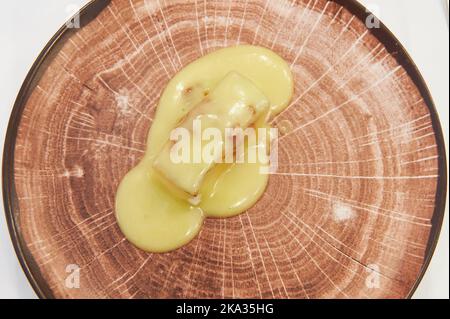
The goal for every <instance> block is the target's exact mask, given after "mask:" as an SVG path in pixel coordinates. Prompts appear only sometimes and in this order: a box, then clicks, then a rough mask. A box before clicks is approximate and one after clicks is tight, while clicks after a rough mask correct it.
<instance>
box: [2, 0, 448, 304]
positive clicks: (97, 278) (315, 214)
mask: <svg viewBox="0 0 450 319" xmlns="http://www.w3.org/2000/svg"><path fill="white" fill-rule="evenodd" d="M237 44H255V45H260V46H264V47H268V48H271V49H272V50H274V51H275V52H276V53H278V54H279V55H281V56H282V57H283V58H284V59H286V61H287V62H288V63H289V64H290V65H291V67H292V72H293V74H294V77H295V94H294V98H293V102H292V104H291V105H290V106H289V108H288V109H287V110H286V111H284V112H283V113H282V114H281V115H280V116H278V117H277V119H276V120H275V121H274V125H275V126H278V127H279V128H280V129H281V130H282V131H283V132H284V135H283V136H281V138H280V145H279V162H280V165H279V169H278V172H277V173H275V174H273V175H272V176H271V177H270V182H269V185H268V188H267V190H266V192H265V194H264V196H263V197H262V198H261V199H260V201H259V202H258V203H257V204H256V205H255V206H254V207H252V208H251V209H250V210H248V211H247V212H245V213H244V214H242V215H240V216H237V217H234V218H227V219H207V220H206V221H205V225H204V227H203V228H202V231H201V232H200V234H199V235H198V236H197V238H195V239H194V240H193V241H192V242H190V243H189V244H188V245H186V246H184V247H183V248H181V249H178V250H176V251H174V252H171V253H165V254H151V253H146V252H144V251H141V250H139V249H137V248H135V247H134V246H133V245H131V244H130V243H129V242H128V241H127V240H125V239H124V237H123V235H122V233H121V232H120V230H119V228H118V226H117V224H116V220H115V217H114V196H115V192H116V188H117V186H118V183H119V182H120V180H121V179H122V177H123V176H124V175H125V174H126V173H127V171H128V170H130V169H131V168H132V167H133V166H134V165H136V164H137V162H138V161H139V160H140V159H141V158H142V156H143V153H144V149H145V143H146V137H147V133H148V130H149V128H150V126H151V124H152V119H153V117H154V109H155V108H154V106H155V105H156V104H157V103H158V98H159V96H160V94H161V91H162V90H163V89H164V87H165V85H166V84H167V82H168V81H169V80H170V79H171V78H172V77H173V75H174V74H175V73H176V72H177V71H179V70H180V69H181V68H182V67H183V66H185V65H187V64H188V63H189V62H191V61H194V60H195V59H197V58H199V57H201V56H202V55H204V54H206V53H208V52H212V51H214V50H216V49H218V48H222V47H227V46H233V45H237ZM3 191H4V198H5V207H6V214H7V217H8V221H9V226H10V232H11V235H12V239H13V242H14V244H15V247H16V251H17V254H18V256H19V259H20V260H21V263H22V266H23V267H24V269H25V272H26V274H27V276H28V278H29V280H30V282H31V283H32V285H33V287H34V289H35V290H36V292H37V294H38V295H39V296H40V297H57V298H61V297H64V298H72V297H89V298H91V297H124V298H139V297H150V298H165V297H174V298H178V297H193V298H200V297H207V298H210V297H219V298H220V297H226V298H228V297H230V298H232V297H234V298H237V297H255V298H260V297H262V298H273V297H275V298H328V297H337V298H346V297H350V298H382V297H388V298H402V297H408V296H410V295H411V294H412V292H413V291H414V289H415V287H416V286H417V283H418V282H419V280H420V278H421V277H422V275H423V272H424V271H425V268H426V266H427V265H428V263H429V260H430V258H431V255H432V251H433V250H434V246H435V244H436V241H437V237H438V233H439V230H440V226H441V223H442V218H443V212H444V205H445V192H446V160H445V150H444V142H443V137H442V132H441V128H440V124H439V120H438V117H437V115H436V111H435V109H434V107H433V103H432V100H431V97H430V94H429V92H428V90H427V88H426V86H425V84H424V82H423V80H422V78H421V76H420V74H419V72H418V70H417V68H416V67H415V66H414V64H413V62H412V61H411V59H410V57H409V56H408V55H407V53H406V52H405V50H404V49H403V48H402V46H401V45H400V44H399V43H398V41H397V40H396V39H395V38H394V36H393V35H392V34H391V33H390V32H389V31H388V30H387V29H386V28H385V27H384V26H383V25H382V24H380V25H377V21H376V19H374V17H373V16H372V15H371V14H370V13H368V12H367V11H366V10H365V9H364V8H363V7H361V6H360V5H358V4H357V3H356V2H354V1H325V0H304V1H298V0H297V1H287V0H286V1H281V0H280V1H269V0H267V1H266V0H246V1H244V0H242V1H234V0H233V1H194V0H173V1H172V0H170V1H169V0H166V1H165V0H159V1H142V0H141V1H128V0H113V1H111V2H109V1H94V2H92V3H91V4H90V5H88V6H87V7H85V8H84V9H83V10H82V14H81V28H79V29H73V28H72V29H68V28H67V27H64V28H62V29H61V30H60V31H59V32H58V33H57V35H56V36H55V37H54V38H53V39H52V40H51V42H50V43H49V44H48V45H47V47H46V48H45V50H44V51H43V53H42V54H41V56H40V57H39V59H38V61H37V62H36V63H35V65H34V66H33V68H32V70H31V72H30V74H29V75H28V77H27V79H26V80H25V83H24V85H23V87H22V89H21V91H20V94H19V97H18V99H17V102H16V104H15V106H14V110H13V114H12V117H11V120H10V124H9V127H8V133H7V139H6V145H5V153H4V162H3ZM77 278H79V285H78V280H77Z"/></svg>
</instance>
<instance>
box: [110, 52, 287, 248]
mask: <svg viewBox="0 0 450 319" xmlns="http://www.w3.org/2000/svg"><path fill="white" fill-rule="evenodd" d="M232 72H237V73H238V74H239V75H241V76H243V77H245V78H246V79H249V80H250V81H251V82H252V83H253V84H254V85H255V86H256V87H257V88H258V90H259V91H261V92H262V93H263V94H264V96H265V97H266V98H267V99H268V101H269V102H270V108H269V110H268V111H267V112H266V114H264V115H263V117H262V119H261V120H259V121H258V122H256V123H254V126H256V127H266V126H267V124H266V123H267V120H268V119H269V118H271V117H273V116H274V115H275V114H277V113H279V112H280V111H281V110H283V109H284V108H285V107H286V106H287V105H288V103H289V101H290V100H291V97H292V93H293V80H292V74H291V72H290V69H289V66H288V65H287V63H286V62H285V61H284V60H283V59H282V58H281V57H279V56H278V55H276V54H275V53H273V52H272V51H270V50H268V49H265V48H261V47H255V46H247V45H246V46H237V47H231V48H226V49H221V50H218V51H215V52H213V53H211V54H208V55H206V56H204V57H202V58H200V59H198V60H196V61H194V62H193V63H191V64H189V65H188V66H186V67H185V68H184V69H182V70H181V71H180V72H179V73H178V74H176V75H175V77H174V78H173V79H172V80H171V81H170V82H169V83H168V85H167V87H166V89H165V90H164V92H163V94H162V96H161V99H160V102H159V105H158V109H157V112H156V116H155V119H154V121H153V124H152V127H151V129H150V133H149V137H148V142H147V150H146V154H145V156H144V158H143V159H142V161H141V162H140V163H139V164H138V165H137V166H136V167H135V168H133V169H132V170H131V171H130V172H129V173H128V174H127V175H126V176H125V177H124V179H123V180H122V182H121V184H120V186H119V188H118V191H117V194H116V217H117V220H118V224H119V226H120V228H121V230H122V232H123V233H124V235H125V236H126V238H127V239H128V240H129V241H130V242H132V243H133V244H134V245H136V246H137V247H139V248H141V249H143V250H146V251H150V252H167V251H171V250H174V249H177V248H179V247H181V246H183V245H185V244H187V243H188V242H189V241H190V240H191V239H192V238H194V237H195V235H196V234H197V233H198V232H199V230H200V228H201V226H202V224H203V220H204V218H205V217H229V216H234V215H237V214H240V213H242V212H244V211H245V210H247V209H248V208H250V207H251V206H252V205H254V204H255V203H256V201H258V199H259V198H260V196H261V195H262V194H263V192H264V190H265V188H266V185H267V182H268V177H269V176H268V174H262V173H261V172H260V168H261V166H262V165H263V164H261V163H260V162H256V163H249V162H248V161H245V162H244V163H229V164H226V163H218V164H216V165H214V166H212V167H208V168H209V171H208V172H207V173H206V175H205V176H204V179H203V180H202V183H201V185H200V186H199V189H198V196H197V197H198V198H197V199H198V202H197V201H192V200H191V199H192V198H189V196H188V195H186V194H185V193H184V192H183V191H180V190H179V189H177V188H176V187H174V186H173V185H172V184H171V183H168V182H167V181H165V180H164V178H162V177H161V174H160V173H159V172H157V171H155V169H154V166H153V165H154V163H155V160H156V159H157V157H158V155H160V154H161V152H162V151H163V149H164V147H165V145H166V143H167V141H168V139H169V136H170V132H171V131H172V130H173V129H174V128H176V127H177V126H178V125H179V123H180V122H181V121H182V120H183V118H185V116H186V115H187V114H188V112H190V111H191V110H192V109H193V108H194V107H195V106H197V105H198V104H199V103H201V102H202V101H203V100H204V99H205V97H206V96H208V95H209V94H210V92H213V90H214V89H215V88H216V87H217V86H218V85H219V83H220V82H221V81H222V80H223V79H224V78H225V77H227V75H228V74H230V73H232ZM218 94H223V99H227V98H228V96H227V95H226V93H220V92H219V93H218ZM216 95H217V94H216ZM216 98H219V99H220V95H219V96H216ZM246 147H247V150H248V149H250V148H267V145H266V143H262V144H261V143H259V144H258V143H256V144H248V145H246ZM180 174H183V171H182V170H181V171H180ZM180 178H183V176H182V175H181V176H180ZM195 191H197V189H196V190H195Z"/></svg>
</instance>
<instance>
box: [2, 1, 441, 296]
mask: <svg viewBox="0 0 450 319" xmlns="http://www.w3.org/2000/svg"><path fill="white" fill-rule="evenodd" d="M328 1H329V2H334V3H337V4H338V5H340V6H342V7H344V8H346V9H347V10H349V11H350V13H352V14H353V15H355V16H356V17H357V18H358V19H359V20H360V21H366V19H367V18H368V17H369V16H370V17H376V16H375V15H374V14H373V13H371V12H370V11H369V10H368V9H367V8H366V7H364V6H363V5H362V4H361V3H359V2H357V0H328ZM110 2H111V0H91V1H90V2H89V3H87V4H86V5H85V6H83V7H82V8H81V9H80V10H79V17H80V23H81V27H83V25H85V24H88V23H89V22H90V21H91V20H92V19H94V18H95V17H96V16H97V15H98V14H99V13H100V12H101V11H102V10H103V9H104V8H105V7H106V6H107V5H109V3H110ZM75 16H76V15H74V16H73V17H72V18H71V19H69V20H68V21H67V22H66V23H65V24H64V25H63V26H62V27H61V28H60V29H59V30H58V31H57V32H56V33H55V35H54V36H53V37H52V38H51V39H50V40H49V42H48V43H47V44H46V45H45V47H44V49H43V50H42V51H41V53H40V54H39V56H38V57H37V58H36V60H35V61H34V63H33V65H32V67H31V69H30V71H29V72H28V74H27V76H26V78H25V80H24V82H23V84H22V85H21V88H20V90H19V93H18V95H17V97H16V100H15V102H14V106H13V109H12V111H11V115H10V118H9V121H8V126H7V131H6V137H5V142H4V149H3V162H2V191H3V205H4V210H5V215H6V221H7V225H8V230H9V234H10V237H11V241H12V243H13V246H14V250H15V253H16V256H17V258H18V260H19V263H20V265H21V267H22V270H23V272H24V273H25V275H26V277H27V279H28V281H29V283H30V284H31V287H32V288H33V290H34V292H35V293H36V295H37V296H38V297H39V298H40V299H54V298H56V296H55V295H54V294H53V293H52V290H51V289H50V287H49V286H48V283H47V281H45V280H44V278H43V276H42V275H41V272H40V269H39V267H38V265H37V264H36V262H35V260H34V257H33V255H32V254H31V253H30V251H29V250H28V248H27V247H26V245H25V243H24V240H23V238H22V236H20V232H19V228H20V226H19V225H18V223H17V220H16V216H18V214H19V213H20V211H19V208H18V205H17V204H18V203H17V202H18V200H17V195H16V191H15V182H14V150H15V142H16V137H17V131H18V127H19V123H20V119H21V117H22V112H23V109H24V107H25V105H26V102H27V100H28V98H29V94H30V93H31V91H32V89H33V84H35V83H36V81H38V80H39V73H40V72H42V71H45V69H46V66H45V62H46V60H47V58H49V57H51V55H52V53H56V52H57V51H56V52H54V50H55V49H56V50H57V47H58V45H59V44H61V42H63V39H64V37H67V36H69V35H70V34H71V33H72V32H76V29H71V28H69V27H68V22H70V21H73V19H74V17H75ZM378 21H379V22H380V27H379V28H368V30H369V32H370V33H371V34H372V35H374V36H375V37H376V38H377V40H378V41H380V43H382V44H383V45H384V46H385V48H386V50H387V51H388V53H389V54H390V55H391V56H392V57H394V58H395V59H396V61H397V63H398V64H399V65H401V66H402V67H403V68H404V69H405V71H406V72H407V73H408V75H409V77H410V78H411V80H412V81H413V83H414V85H415V86H416V87H417V89H418V90H419V92H420V94H421V96H422V98H423V99H424V102H425V104H426V105H427V107H428V110H429V113H430V117H431V121H432V126H433V131H434V135H435V139H436V146H437V149H438V156H439V157H438V180H437V186H436V187H437V189H436V196H435V209H434V211H433V216H432V219H431V224H432V227H431V230H430V235H429V239H428V243H427V248H426V250H425V257H424V260H423V264H422V267H421V270H420V272H419V274H418V276H417V278H416V280H415V282H414V285H413V286H412V288H411V290H410V291H409V293H408V295H407V296H406V298H408V299H409V298H411V297H412V296H413V294H414V292H415V291H416V290H417V287H418V286H419V284H420V282H421V281H422V279H423V277H424V275H425V273H426V271H427V269H428V266H429V264H430V262H431V259H432V257H433V255H434V252H435V249H436V246H437V244H438V241H439V235H440V233H441V229H442V224H443V219H444V215H445V208H446V198H447V197H446V196H447V159H446V150H445V139H444V135H443V132H442V127H441V122H440V120H439V114H438V112H437V110H436V106H435V104H434V102H433V98H432V96H431V92H430V91H429V89H428V86H427V84H426V82H425V80H424V78H423V76H422V74H421V72H420V70H419V69H418V67H417V65H416V64H415V62H414V61H413V59H412V58H411V56H410V55H409V53H408V51H407V50H406V49H405V47H404V46H403V45H402V44H401V43H400V41H399V40H398V39H397V37H396V36H395V35H394V34H393V33H392V31H391V30H390V29H389V28H387V27H386V26H385V25H384V24H383V22H382V21H381V20H379V19H378Z"/></svg>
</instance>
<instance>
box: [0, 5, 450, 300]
mask: <svg viewBox="0 0 450 319" xmlns="http://www.w3.org/2000/svg"><path fill="white" fill-rule="evenodd" d="M86 2H87V1H84V0H40V1H35V0H22V1H5V2H3V3H2V8H1V10H0V43H1V44H2V48H1V49H0V98H1V99H0V103H1V104H0V143H1V144H2V145H3V141H4V137H5V132H6V126H7V123H8V119H9V114H10V111H11V109H12V105H13V103H14V100H15V98H16V95H17V93H18V91H19V88H20V86H21V84H22V82H23V80H24V79H25V76H26V74H27V72H28V70H29V69H30V67H31V65H32V63H33V61H34V60H35V58H36V57H37V56H38V54H39V52H40V51H41V49H42V48H43V47H44V46H45V44H46V43H47V41H48V40H49V39H50V38H51V37H52V35H53V34H54V33H55V32H56V30H58V29H59V27H60V26H61V25H62V24H63V23H64V22H65V21H66V20H67V17H68V15H69V12H68V11H70V9H71V8H72V7H73V5H78V6H80V5H82V4H84V3H86ZM361 2H363V3H364V4H365V5H366V6H368V7H370V8H371V9H372V10H373V11H377V15H378V16H379V17H380V19H381V20H382V21H383V22H384V23H385V24H386V25H387V26H388V27H389V28H390V29H391V30H392V31H393V33H394V34H395V35H396V36H397V38H398V39H399V40H400V42H402V43H403V45H404V46H405V47H406V48H407V50H408V51H409V53H410V54H411V56H412V58H413V60H414V61H415V62H416V64H417V66H418V67H419V69H420V71H421V72H422V75H423V76H424V78H425V81H426V82H427V84H428V87H429V88H430V91H431V94H432V96H433V98H434V102H435V104H436V107H437V109H438V112H439V115H440V118H441V122H442V126H443V129H444V132H445V137H446V145H447V150H448V128H449V125H448V124H449V123H448V113H449V90H448V85H449V40H448V37H449V29H448V7H447V4H446V0H361ZM2 154H3V152H2ZM447 157H448V156H447ZM2 203H3V202H2ZM448 225H449V222H448V206H447V211H446V217H445V221H444V226H443V228H442V233H441V237H440V241H439V244H438V247H437V250H436V252H435V254H434V257H433V259H432V262H431V265H430V267H429V268H428V272H427V274H426V275H425V277H424V279H423V281H422V282H421V284H420V286H419V289H418V290H417V291H416V294H415V297H417V298H449V256H448V251H449V227H448ZM35 297H36V295H35V294H34V292H33V290H32V289H31V286H30V285H29V284H28V281H27V279H26V277H25V275H24V274H23V272H22V269H21V268H20V265H19V262H18V261H17V258H16V255H15V253H14V249H13V246H12V244H11V240H10V237H9V234H8V229H7V226H6V221H5V217H4V213H3V205H1V208H0V298H35Z"/></svg>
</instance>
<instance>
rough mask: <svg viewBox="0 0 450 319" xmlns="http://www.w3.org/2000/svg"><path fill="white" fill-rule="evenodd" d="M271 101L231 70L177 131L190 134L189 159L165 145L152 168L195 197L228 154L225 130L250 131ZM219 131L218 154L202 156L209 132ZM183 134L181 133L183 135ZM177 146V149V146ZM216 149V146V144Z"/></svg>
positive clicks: (183, 121)
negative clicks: (207, 176) (178, 155)
mask: <svg viewBox="0 0 450 319" xmlns="http://www.w3.org/2000/svg"><path fill="white" fill-rule="evenodd" d="M269 103H270V102H269V100H268V99H267V98H266V97H265V96H264V94H263V93H261V91H260V90H259V89H258V88H257V87H256V86H255V85H254V84H253V83H252V82H251V81H250V80H248V79H246V78H245V77H243V76H241V75H239V74H238V73H236V72H234V71H232V72H230V73H229V74H227V75H226V76H225V78H223V79H222V80H221V81H220V82H219V84H217V86H216V87H215V88H214V89H213V90H212V91H211V93H210V94H207V95H206V96H205V97H204V98H203V99H202V100H201V102H200V103H198V104H197V105H196V106H194V108H193V109H192V110H191V111H190V112H189V113H188V114H187V115H186V116H185V117H184V119H183V120H182V122H181V123H180V124H179V125H178V126H177V128H175V130H176V129H179V128H184V129H186V132H188V134H189V136H188V138H187V140H186V141H187V144H188V150H189V152H186V153H187V154H185V155H186V156H185V157H187V158H185V159H183V158H175V156H171V155H174V154H173V153H172V152H173V151H177V150H178V149H177V147H176V145H175V142H174V141H171V140H169V141H168V142H166V144H165V145H164V147H163V149H162V151H161V152H160V153H159V154H158V156H157V157H156V159H155V162H154V163H153V168H154V169H156V170H157V171H158V172H159V173H161V175H162V176H163V177H164V178H166V179H167V180H169V181H170V182H171V183H173V184H174V186H175V187H178V188H180V190H182V191H184V192H186V193H188V194H190V195H192V196H196V195H198V191H199V189H200V186H201V183H202V181H203V179H204V177H205V175H206V174H207V173H208V171H210V170H211V168H212V167H213V166H214V164H215V163H217V162H220V161H221V160H222V159H223V156H224V154H225V149H224V148H225V144H226V141H225V139H224V137H225V130H226V128H244V129H245V128H247V127H248V126H249V125H251V124H253V123H254V122H256V120H257V119H258V118H259V117H260V116H261V115H262V114H263V113H265V112H267V111H268V109H269ZM210 128H217V129H218V131H213V130H210V131H209V132H211V133H214V132H217V133H220V136H218V137H217V148H218V151H216V152H212V153H213V154H209V155H212V156H203V152H202V150H205V149H206V148H207V147H208V144H209V143H208V139H207V140H206V141H205V140H202V139H201V136H202V135H203V134H202V133H204V132H208V131H207V129H210ZM182 132H183V131H180V133H182ZM174 146H175V147H174ZM214 146H216V145H214Z"/></svg>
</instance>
